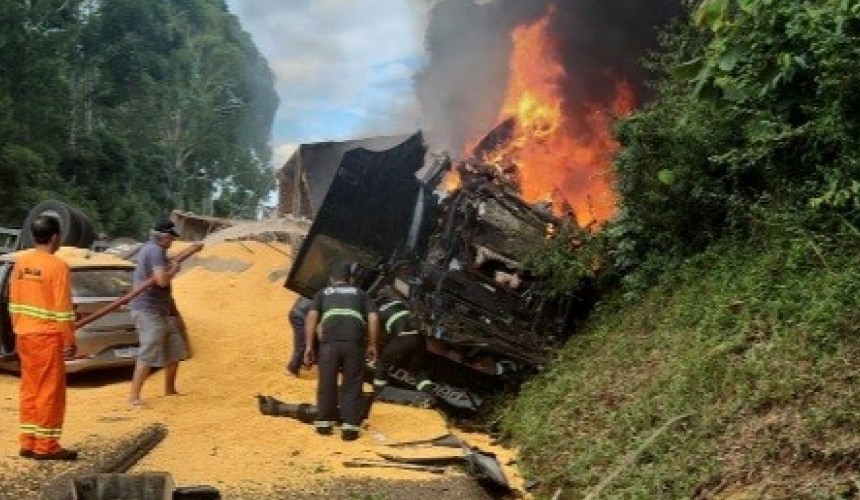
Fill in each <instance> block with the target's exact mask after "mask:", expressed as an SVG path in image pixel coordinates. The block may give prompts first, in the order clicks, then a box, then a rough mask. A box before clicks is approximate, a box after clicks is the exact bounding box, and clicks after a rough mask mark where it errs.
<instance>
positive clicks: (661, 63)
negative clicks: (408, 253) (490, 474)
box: [501, 0, 860, 498]
mask: <svg viewBox="0 0 860 500" xmlns="http://www.w3.org/2000/svg"><path fill="white" fill-rule="evenodd" d="M691 7H692V9H693V10H692V12H693V15H692V16H691V18H692V22H691V23H689V24H683V23H680V24H678V25H677V26H675V27H673V28H672V29H671V30H670V31H669V32H668V33H667V35H666V36H665V44H664V50H662V51H661V52H660V53H659V54H656V55H655V56H654V57H653V58H652V60H651V61H650V62H649V64H650V65H651V66H652V67H653V68H654V69H656V70H657V71H659V72H661V74H662V75H663V76H662V77H661V79H660V80H659V81H658V82H656V86H655V87H656V89H657V90H658V96H657V98H656V99H655V100H654V101H653V102H652V103H651V104H650V105H649V106H648V107H646V108H645V109H643V110H641V111H640V112H638V113H636V114H634V115H633V116H631V117H630V118H628V119H626V120H624V121H623V122H622V123H620V124H619V128H618V133H619V139H620V141H621V144H622V149H621V152H620V154H619V156H618V158H617V160H616V175H617V183H618V184H617V186H618V190H619V192H620V193H621V195H622V202H621V205H620V211H619V216H618V217H617V218H616V219H615V220H614V221H612V222H611V223H610V224H609V225H608V226H607V227H605V228H604V230H603V231H602V232H601V233H599V234H598V235H595V236H594V237H593V238H590V239H589V241H587V242H586V244H587V245H588V246H589V247H590V248H589V249H588V251H587V252H580V253H581V256H580V257H577V256H576V255H567V254H565V252H568V253H569V252H570V249H569V248H562V247H559V246H556V247H555V248H553V247H548V248H546V249H544V250H543V251H545V252H547V256H546V257H545V259H544V260H545V261H546V262H549V263H551V264H550V265H549V270H550V271H552V266H555V265H565V264H563V263H565V262H567V263H572V264H569V268H570V269H574V270H579V271H576V272H574V273H573V274H574V275H576V274H577V272H579V273H580V275H584V274H589V273H590V270H589V268H588V267H587V266H584V265H583V263H586V262H594V261H595V260H596V261H598V262H600V263H601V271H600V272H599V273H598V276H597V278H598V283H599V284H600V287H601V290H602V291H603V293H604V295H603V299H602V300H601V302H600V304H599V305H598V307H597V309H596V311H595V313H594V314H593V316H592V317H591V318H590V319H589V321H588V324H587V325H586V326H585V328H583V330H582V331H581V332H579V334H577V335H575V336H574V337H573V338H572V339H571V341H570V342H569V343H568V345H567V346H566V347H565V348H564V349H562V350H561V351H560V353H559V355H558V359H557V360H556V361H555V362H554V363H553V364H552V365H551V366H550V367H549V368H548V370H547V371H546V372H545V373H543V374H541V375H540V376H539V377H537V378H536V379H534V380H533V381H532V382H530V383H529V384H528V385H527V386H526V387H525V388H524V390H523V392H522V394H521V395H520V396H519V398H518V399H517V400H516V401H514V402H513V403H511V404H510V406H508V407H507V408H506V409H504V410H503V411H502V415H501V422H502V427H503V428H504V430H505V432H506V433H508V434H509V435H510V436H511V437H512V438H513V440H514V442H515V443H517V444H518V445H520V446H521V448H522V455H523V462H522V464H523V467H524V469H525V472H526V473H527V474H528V475H529V476H531V477H532V478H535V479H540V480H542V481H543V486H542V488H543V490H542V491H543V492H545V493H547V494H551V493H552V492H553V491H555V489H556V488H557V487H562V488H563V491H564V492H565V497H566V496H571V497H581V496H583V495H585V494H587V493H589V492H595V491H597V489H598V488H600V493H601V494H602V495H603V497H611V498H687V497H712V496H726V497H730V496H732V495H738V496H737V498H759V497H763V498H841V497H846V498H848V497H853V496H856V495H857V494H858V491H860V438H858V437H857V432H856V430H857V429H858V428H860V412H858V411H857V408H856V401H857V400H858V392H860V384H858V377H860V337H858V334H860V327H858V325H860V293H858V292H860V289H858V287H860V284H858V283H860V261H858V259H857V257H856V256H857V255H858V252H860V232H858V230H857V227H858V226H860V224H858V223H860V210H858V208H860V187H858V186H860V170H858V163H857V162H858V158H860V154H858V153H860V133H858V131H860V79H858V75H860V57H858V55H860V54H858V52H860V2H858V1H856V0H798V1H794V2H779V1H775V0H705V1H702V2H697V3H696V4H695V5H691ZM577 259H578V260H577ZM577 262H579V264H577ZM556 263H562V264H556ZM571 282H575V281H573V280H571ZM616 473H617V475H615V474H616ZM601 481H607V482H606V483H605V484H601Z"/></svg>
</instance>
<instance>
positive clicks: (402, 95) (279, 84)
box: [227, 0, 428, 168]
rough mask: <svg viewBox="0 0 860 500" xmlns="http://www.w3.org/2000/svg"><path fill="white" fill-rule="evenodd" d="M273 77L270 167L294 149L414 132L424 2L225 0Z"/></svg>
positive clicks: (424, 10) (278, 164) (422, 53)
mask: <svg viewBox="0 0 860 500" xmlns="http://www.w3.org/2000/svg"><path fill="white" fill-rule="evenodd" d="M227 4H228V7H229V9H230V11H231V12H232V13H234V14H236V15H237V16H238V17H239V20H240V22H241V24H242V27H243V28H244V29H245V31H247V32H248V33H250V34H251V37H252V38H253V40H254V42H255V43H256V45H257V48H258V49H259V50H260V52H261V53H262V54H263V56H264V57H265V58H266V59H267V60H268V61H269V67H270V68H271V69H272V71H273V72H274V74H275V79H276V90H277V92H278V96H279V97H280V106H279V108H278V112H277V115H276V117H275V123H274V127H273V130H272V135H273V137H272V147H273V150H274V153H275V165H274V166H275V168H277V167H278V166H280V165H282V164H283V162H284V161H285V160H286V159H287V158H288V157H289V155H290V154H291V153H292V151H294V149H295V147H296V145H297V144H300V143H309V142H319V141H326V140H341V139H351V138H356V137H366V136H368V135H382V134H396V133H404V132H407V133H409V132H414V131H415V130H416V129H417V128H419V125H418V124H419V111H418V105H417V100H416V99H415V94H414V90H413V84H412V77H413V75H414V74H415V73H416V72H417V71H418V70H419V69H420V68H421V67H422V65H423V63H424V57H425V55H424V48H423V39H424V33H425V28H426V22H427V19H426V18H427V9H428V3H427V2H423V1H418V0H227Z"/></svg>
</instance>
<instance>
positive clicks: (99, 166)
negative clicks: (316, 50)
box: [0, 0, 277, 236]
mask: <svg viewBox="0 0 860 500" xmlns="http://www.w3.org/2000/svg"><path fill="white" fill-rule="evenodd" d="M0 62H2V66H0V68H2V69H0V198H2V199H3V203H2V205H0V223H2V224H4V225H10V226H15V225H19V224H20V223H21V222H22V221H23V219H24V215H25V214H26V212H27V210H28V209H29V208H30V207H32V206H33V205H35V204H36V203H37V202H39V201H42V200H44V199H46V198H59V199H64V200H67V201H70V202H72V203H73V204H75V205H77V206H79V207H80V208H81V209H83V211H84V212H86V213H87V214H88V215H90V216H91V217H93V218H94V219H95V220H96V222H97V223H98V224H99V225H100V227H101V228H102V229H103V230H104V231H106V232H108V233H110V234H113V235H124V236H140V235H142V234H143V231H144V230H145V229H146V228H147V227H148V226H149V225H150V223H151V222H152V218H153V217H163V216H164V215H166V213H167V212H168V211H169V210H171V209H173V208H179V209H185V210H193V211H196V212H199V213H205V214H214V215H222V216H226V215H245V216H248V215H253V214H254V213H255V212H256V210H257V208H258V206H259V204H260V202H261V200H262V199H264V198H265V197H266V196H267V195H268V191H269V190H270V189H271V187H272V185H273V182H274V180H273V177H272V175H271V172H270V169H269V161H270V157H271V151H270V148H269V145H268V141H269V137H270V130H271V124H272V120H273V117H274V111H275V108H276V107H277V97H276V95H275V92H274V83H273V82H274V78H273V76H272V73H271V71H270V70H269V68H268V66H267V65H266V62H265V60H264V59H263V58H262V57H261V56H260V54H259V53H258V52H257V49H256V47H255V46H254V44H253V43H252V41H251V39H250V37H249V36H248V34H247V33H245V32H243V31H242V29H241V27H240V26H239V23H238V20H237V19H236V18H235V16H233V15H231V14H229V13H228V12H227V7H226V4H225V3H224V2H223V0H182V1H175V0H112V1H110V2H97V1H92V0H45V1H39V2H24V1H9V2H2V3H0Z"/></svg>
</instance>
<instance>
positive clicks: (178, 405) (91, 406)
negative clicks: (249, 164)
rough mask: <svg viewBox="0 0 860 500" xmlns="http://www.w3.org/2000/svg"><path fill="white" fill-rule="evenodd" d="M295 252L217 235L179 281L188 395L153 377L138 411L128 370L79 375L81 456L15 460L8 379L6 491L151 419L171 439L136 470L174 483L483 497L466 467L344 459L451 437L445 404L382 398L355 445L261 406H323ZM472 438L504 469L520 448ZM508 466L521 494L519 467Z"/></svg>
mask: <svg viewBox="0 0 860 500" xmlns="http://www.w3.org/2000/svg"><path fill="white" fill-rule="evenodd" d="M176 247H181V244H177V245H176ZM288 254H289V248H288V247H287V246H284V245H280V244H266V243H260V242H255V241H244V242H219V243H214V244H208V245H207V246H206V247H205V248H204V249H203V251H202V252H201V253H200V254H198V255H197V256H196V257H195V258H194V259H192V260H190V261H188V262H187V263H186V265H185V266H184V270H183V273H182V274H181V275H180V276H179V277H178V278H177V279H176V282H175V295H176V297H177V302H178V304H179V307H180V309H181V311H182V312H183V315H184V316H185V319H186V323H187V325H188V328H189V334H190V337H191V342H192V346H191V347H192V351H193V357H192V359H190V360H188V361H186V362H184V363H182V365H181V368H180V373H179V381H180V384H179V385H180V390H181V392H182V393H183V394H182V395H180V396H173V397H165V396H163V378H162V374H161V373H156V374H155V375H153V377H152V378H151V379H150V380H149V381H148V382H147V384H146V386H145V387H144V393H143V396H144V398H145V399H146V400H147V401H148V407H146V408H131V407H129V405H128V404H126V395H127V392H128V380H129V377H130V372H127V371H121V372H118V373H117V372H112V373H107V374H80V375H78V376H74V377H72V378H71V380H70V389H69V405H68V413H67V418H66V425H65V430H64V434H63V438H62V442H63V443H64V445H66V446H69V447H77V448H79V449H81V450H82V452H83V459H82V461H81V462H80V463H78V464H53V463H51V464H45V463H37V462H34V461H31V460H25V459H21V458H18V457H17V437H16V435H17V428H18V422H17V386H18V378H17V377H16V376H13V375H9V374H0V429H2V432H0V436H2V439H0V498H4V499H5V498H9V499H12V498H15V499H26V498H38V496H37V494H36V493H35V489H37V488H38V486H39V484H41V483H44V482H46V481H48V480H50V478H52V477H53V476H55V475H56V474H59V473H62V472H66V471H69V470H72V469H74V468H76V467H80V466H82V465H83V464H84V463H86V462H87V461H88V460H89V459H90V458H92V457H96V456H98V455H99V454H100V453H105V452H106V450H108V451H107V452H109V450H111V449H112V447H113V446H115V445H116V443H118V442H119V441H121V440H123V439H126V438H127V437H128V436H129V435H133V434H134V433H135V432H137V431H139V430H140V429H142V428H143V427H145V426H147V425H150V424H153V423H163V424H164V425H165V426H166V427H167V429H168V434H167V437H166V438H165V439H164V440H163V441H162V442H161V443H160V444H159V445H158V446H156V447H155V449H153V450H152V451H151V452H150V453H148V454H147V455H146V456H145V457H144V458H143V459H142V460H140V461H139V462H138V463H137V465H136V466H135V467H134V468H133V469H132V470H131V471H130V472H144V471H166V472H169V473H170V474H171V475H172V477H173V480H174V482H175V483H176V484H177V485H180V486H183V485H198V484H204V485H212V486H215V487H217V488H218V489H219V490H220V491H221V492H222V495H224V498H303V497H307V498H311V497H313V498H320V496H322V497H325V498H364V497H370V498H387V499H394V498H404V499H405V498H419V497H420V498H424V497H434V498H437V499H442V498H458V499H462V498H485V497H486V496H485V495H486V494H485V493H484V492H483V491H482V490H481V489H479V488H477V487H476V486H475V484H474V483H473V481H472V480H471V479H470V478H469V477H468V476H466V475H465V474H464V473H463V472H462V471H460V470H458V469H457V468H450V469H448V470H447V471H446V472H445V473H444V474H443V475H435V474H428V473H426V472H415V471H406V470H398V469H387V468H362V469H353V468H346V467H344V466H343V462H344V461H346V460H351V459H379V456H378V455H377V453H378V452H385V451H390V448H388V447H387V446H386V445H387V444H391V443H396V442H401V441H412V440H420V439H429V438H435V437H438V436H441V435H444V434H446V433H448V432H449V431H450V429H448V427H447V425H446V422H445V420H444V418H443V417H442V416H441V415H440V414H439V413H437V412H436V411H433V410H422V409H416V408H407V407H403V406H394V405H387V404H378V405H375V406H374V408H373V410H372V414H371V417H370V419H369V421H368V423H367V426H366V428H365V431H364V432H363V434H362V436H361V438H360V439H359V440H357V441H354V442H343V441H341V440H340V439H339V438H338V437H337V435H335V436H334V437H322V436H318V435H316V434H315V432H314V430H313V427H312V426H309V425H306V424H302V423H300V422H298V421H297V420H293V419H289V418H277V417H268V416H263V415H261V414H260V413H259V412H258V410H257V405H256V400H255V398H254V395H256V394H258V393H262V394H268V395H273V396H275V397H277V398H278V399H281V400H283V401H286V402H311V403H312V402H313V401H314V392H315V388H316V380H315V373H313V372H310V373H308V372H303V373H302V376H301V378H299V379H295V378H292V377H288V376H287V375H286V374H285V371H284V363H285V361H286V359H287V357H288V355H289V353H290V352H291V348H292V346H291V344H292V341H291V335H290V333H289V329H288V325H287V321H286V314H287V311H288V309H289V307H290V305H291V304H292V301H293V300H294V299H295V296H294V295H293V294H292V292H290V291H289V290H286V289H285V288H284V287H283V286H282V285H283V277H284V276H285V273H286V270H287V268H288V266H289V264H290V262H289V257H288V256H287V255H288ZM461 437H463V438H465V439H466V440H467V441H468V442H469V443H470V444H472V445H475V446H478V447H480V448H481V449H483V450H486V451H492V452H494V453H496V454H497V455H498V457H499V460H500V462H501V463H503V464H511V463H513V461H514V458H515V457H514V454H513V452H512V451H510V450H507V449H504V448H500V447H497V446H492V445H491V444H490V443H491V442H490V439H489V438H488V437H487V436H482V435H479V434H468V435H462V434H461ZM88 457H90V458H88ZM505 469H506V470H505V473H506V474H507V476H508V479H509V480H510V481H511V483H512V484H514V485H515V486H517V487H518V488H520V489H522V488H521V486H522V479H521V478H520V477H519V476H518V474H517V471H516V470H515V469H514V468H513V467H510V466H506V468H505Z"/></svg>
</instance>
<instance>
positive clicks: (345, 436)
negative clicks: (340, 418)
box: [340, 424, 361, 441]
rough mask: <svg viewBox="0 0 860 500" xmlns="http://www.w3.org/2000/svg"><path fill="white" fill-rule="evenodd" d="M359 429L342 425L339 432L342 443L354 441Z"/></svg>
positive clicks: (354, 426)
mask: <svg viewBox="0 0 860 500" xmlns="http://www.w3.org/2000/svg"><path fill="white" fill-rule="evenodd" d="M360 429H361V428H360V427H358V426H357V425H350V424H343V428H342V429H341V430H340V438H341V439H342V440H344V441H355V440H356V439H358V435H359V431H360Z"/></svg>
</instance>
